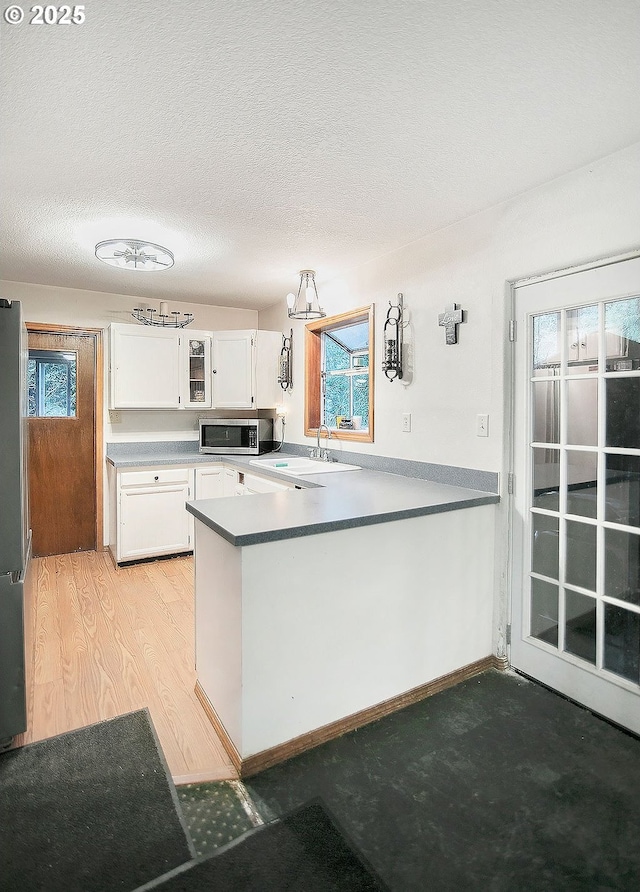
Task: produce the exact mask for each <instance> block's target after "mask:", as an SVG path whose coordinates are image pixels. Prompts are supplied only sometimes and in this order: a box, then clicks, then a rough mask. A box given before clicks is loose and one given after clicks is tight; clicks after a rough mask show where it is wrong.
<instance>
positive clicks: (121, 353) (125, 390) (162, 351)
mask: <svg viewBox="0 0 640 892" xmlns="http://www.w3.org/2000/svg"><path fill="white" fill-rule="evenodd" d="M178 350H179V345H178V334H177V332H176V331H175V330H170V331H163V330H161V329H153V330H151V329H145V328H144V327H142V326H137V325H112V326H111V399H110V408H112V409H177V408H178V406H179V405H180V362H179V353H178Z"/></svg>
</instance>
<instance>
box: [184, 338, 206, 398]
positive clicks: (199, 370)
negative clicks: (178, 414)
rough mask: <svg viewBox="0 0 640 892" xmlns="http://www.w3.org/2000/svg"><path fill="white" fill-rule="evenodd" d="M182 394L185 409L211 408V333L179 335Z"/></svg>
mask: <svg viewBox="0 0 640 892" xmlns="http://www.w3.org/2000/svg"><path fill="white" fill-rule="evenodd" d="M180 352H181V366H182V376H183V377H182V393H181V397H182V398H181V402H180V405H181V406H183V407H184V408H185V409H209V408H211V332H208V331H190V332H188V333H187V332H184V331H183V332H182V333H181V334H180Z"/></svg>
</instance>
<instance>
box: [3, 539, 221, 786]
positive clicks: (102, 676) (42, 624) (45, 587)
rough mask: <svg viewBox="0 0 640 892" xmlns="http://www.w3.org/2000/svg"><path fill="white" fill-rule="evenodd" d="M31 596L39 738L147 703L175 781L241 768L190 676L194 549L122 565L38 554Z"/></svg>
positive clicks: (34, 720) (29, 629) (24, 739)
mask: <svg viewBox="0 0 640 892" xmlns="http://www.w3.org/2000/svg"><path fill="white" fill-rule="evenodd" d="M32 572H33V573H34V577H35V581H36V582H37V585H36V586H32V591H33V592H34V595H33V596H32V598H31V603H30V604H29V603H28V604H27V605H26V615H25V624H26V629H25V633H26V640H27V667H26V669H27V706H28V729H27V732H26V733H25V734H23V735H20V737H19V738H16V741H15V744H16V745H20V744H22V743H29V742H32V741H36V740H43V739H44V738H46V737H51V736H52V735H54V734H60V733H62V732H64V731H70V730H73V729H75V728H80V727H83V726H84V725H89V724H92V723H93V722H97V721H100V720H102V719H108V718H112V717H113V716H116V715H121V714H123V713H126V712H130V711H132V710H134V709H140V708H141V707H145V706H146V707H148V708H149V711H150V713H151V718H152V720H153V724H154V725H155V728H156V732H157V734H158V737H159V739H160V743H161V745H162V748H163V750H164V754H165V757H166V760H167V762H168V765H169V769H170V771H171V774H172V776H173V778H174V781H175V782H177V783H188V782H193V781H198V780H223V779H230V778H236V777H237V773H236V772H235V769H234V768H233V766H232V764H231V761H230V759H229V758H228V756H227V755H226V753H225V751H224V749H223V747H222V745H221V743H220V741H219V739H218V737H217V735H216V733H215V731H214V729H213V727H212V726H211V724H210V722H209V721H208V719H207V717H206V715H205V714H204V712H203V710H202V707H201V706H200V704H199V702H198V700H197V699H196V696H195V694H194V690H193V689H194V685H195V681H196V674H195V668H194V663H195V660H194V617H193V559H192V558H190V557H186V558H185V557H182V558H172V559H171V560H164V561H155V562H153V563H146V564H137V565H135V566H129V567H121V568H116V567H115V566H114V564H113V562H112V560H111V557H110V556H109V555H108V554H107V553H106V552H95V551H87V552H80V553H76V554H65V555H56V556H54V557H47V558H36V559H35V560H34V561H33V566H32Z"/></svg>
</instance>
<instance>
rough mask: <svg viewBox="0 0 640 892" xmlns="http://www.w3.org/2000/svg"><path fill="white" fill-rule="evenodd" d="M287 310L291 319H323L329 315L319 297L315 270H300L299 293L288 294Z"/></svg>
mask: <svg viewBox="0 0 640 892" xmlns="http://www.w3.org/2000/svg"><path fill="white" fill-rule="evenodd" d="M287 311H288V314H289V318H290V319H322V317H323V316H326V315H327V314H326V313H325V312H324V310H323V309H322V307H321V306H320V301H319V299H318V289H317V288H316V274H315V270H312V269H301V270H300V284H299V285H298V293H297V294H294V293H293V292H290V293H289V294H287Z"/></svg>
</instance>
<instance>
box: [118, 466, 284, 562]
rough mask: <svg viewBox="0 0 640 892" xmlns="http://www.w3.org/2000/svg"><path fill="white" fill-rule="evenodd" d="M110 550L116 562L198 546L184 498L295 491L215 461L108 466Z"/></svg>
mask: <svg viewBox="0 0 640 892" xmlns="http://www.w3.org/2000/svg"><path fill="white" fill-rule="evenodd" d="M109 488H110V512H111V531H110V546H109V547H110V549H111V552H112V553H113V556H114V558H115V560H116V562H117V563H119V564H120V563H124V562H126V561H136V560H141V559H142V558H148V557H156V556H158V557H159V556H162V555H165V554H180V553H181V552H185V551H192V550H193V516H192V515H191V514H190V513H189V512H188V511H187V510H186V508H185V502H188V501H191V500H193V499H217V498H224V497H229V496H245V495H253V494H255V493H264V492H281V491H285V490H289V489H294V488H295V484H293V483H291V484H286V483H280V482H278V481H276V480H269V479H267V478H265V477H259V476H257V475H255V474H245V473H243V472H242V471H241V472H238V471H237V470H236V469H235V468H229V467H226V466H225V465H223V464H220V463H216V464H212V465H203V466H201V467H197V468H193V467H192V468H175V467H173V466H161V467H160V466H159V467H147V468H137V469H135V470H133V469H126V470H120V469H119V470H117V471H116V469H115V468H113V467H110V468H109Z"/></svg>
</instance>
